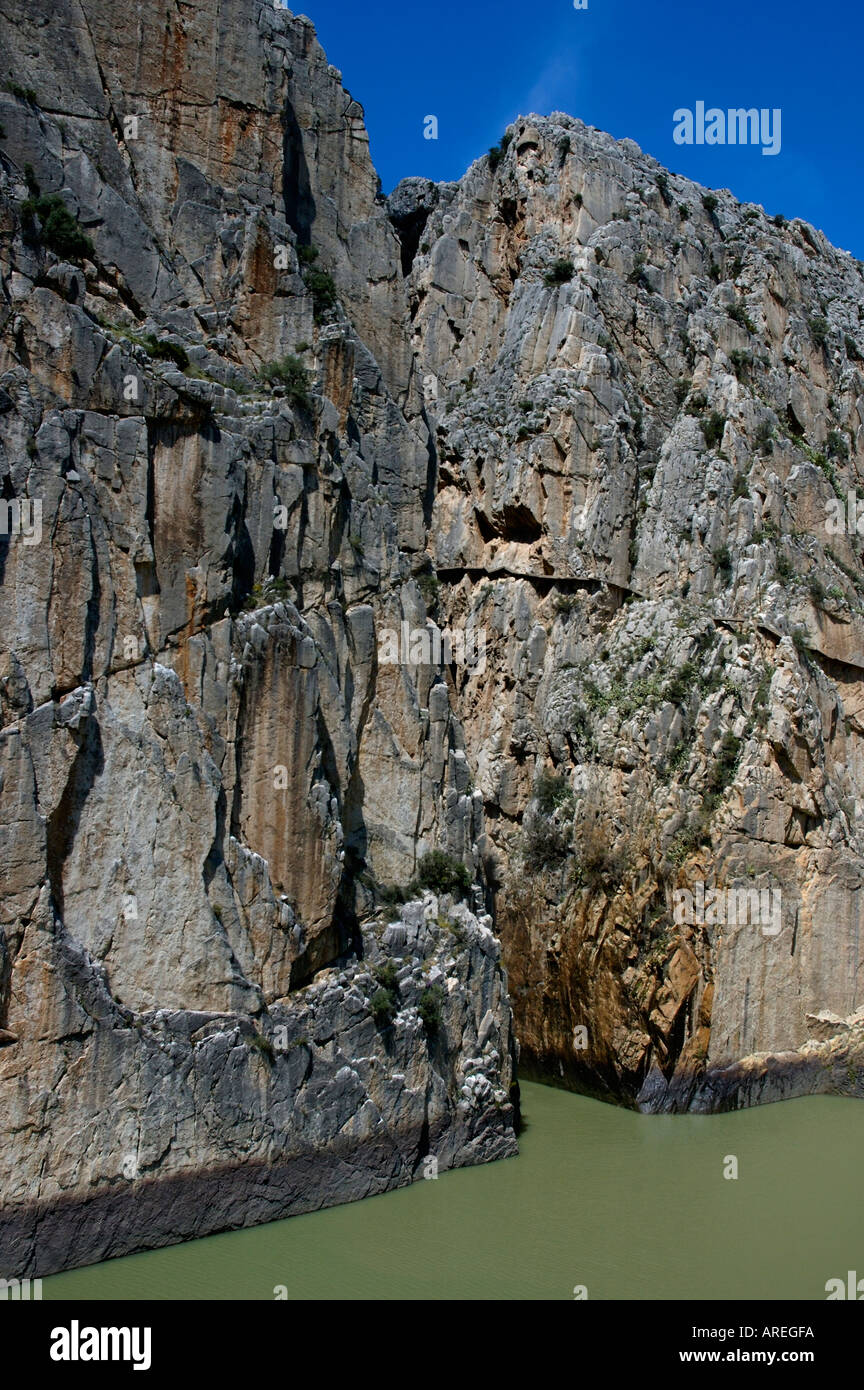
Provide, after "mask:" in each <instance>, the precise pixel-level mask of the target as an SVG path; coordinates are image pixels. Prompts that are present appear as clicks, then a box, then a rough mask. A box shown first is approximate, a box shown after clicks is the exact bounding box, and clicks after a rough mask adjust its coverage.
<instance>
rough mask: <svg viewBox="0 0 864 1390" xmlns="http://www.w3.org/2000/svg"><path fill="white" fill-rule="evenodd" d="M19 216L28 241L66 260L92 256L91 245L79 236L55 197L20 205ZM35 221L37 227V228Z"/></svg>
mask: <svg viewBox="0 0 864 1390" xmlns="http://www.w3.org/2000/svg"><path fill="white" fill-rule="evenodd" d="M21 215H22V217H23V218H24V222H25V225H26V226H27V230H28V232H29V235H30V237H31V239H32V240H36V241H39V242H41V244H42V245H43V246H47V247H48V248H49V250H51V251H54V252H56V254H57V255H58V256H63V257H64V259H66V260H78V261H80V260H83V259H84V257H85V256H92V255H93V243H92V241H91V240H90V238H89V237H88V236H86V235H85V233H84V232H82V230H81V228H80V226H79V224H78V219H77V218H75V217H73V216H72V214H71V212H70V211H69V209H68V208H67V206H66V204H65V203H64V202H63V199H62V198H61V197H60V194H59V193H43V194H40V195H39V196H38V197H35V198H28V199H27V200H26V201H25V202H24V203H22V204H21ZM37 219H38V224H37Z"/></svg>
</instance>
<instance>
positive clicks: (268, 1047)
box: [249, 1033, 276, 1062]
mask: <svg viewBox="0 0 864 1390" xmlns="http://www.w3.org/2000/svg"><path fill="white" fill-rule="evenodd" d="M249 1046H250V1047H251V1048H252V1049H253V1051H255V1052H260V1053H261V1055H262V1057H266V1058H267V1061H268V1062H275V1061H276V1053H275V1052H274V1050H273V1044H272V1042H271V1041H270V1039H269V1038H265V1036H264V1034H263V1033H256V1034H255V1035H254V1036H253V1037H251V1038H250V1039H249Z"/></svg>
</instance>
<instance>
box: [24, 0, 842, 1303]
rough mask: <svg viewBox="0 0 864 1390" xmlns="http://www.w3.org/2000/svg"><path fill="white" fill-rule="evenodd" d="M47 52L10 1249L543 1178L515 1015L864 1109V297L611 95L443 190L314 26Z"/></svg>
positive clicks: (38, 149) (32, 188) (554, 1059)
mask: <svg viewBox="0 0 864 1390" xmlns="http://www.w3.org/2000/svg"><path fill="white" fill-rule="evenodd" d="M0 33H2V37H3V41H4V43H3V46H4V53H5V62H6V67H7V70H8V75H7V79H6V88H5V90H4V91H3V92H2V93H0V123H2V125H0V130H2V137H0V232H2V240H0V275H2V287H3V297H2V304H0V479H2V488H3V500H4V502H5V506H6V512H7V513H8V517H9V525H10V527H11V526H13V525H14V520H15V517H16V515H18V516H19V517H20V518H21V519H22V531H23V534H17V535H14V534H13V535H8V536H0V621H2V644H0V645H2V653H0V716H2V718H0V725H2V732H0V837H2V842H0V853H2V863H3V866H4V875H3V877H4V888H3V894H2V901H0V914H2V915H0V1098H2V1102H3V1112H4V1114H5V1116H6V1125H5V1129H4V1142H3V1144H2V1146H0V1194H2V1206H0V1267H4V1268H5V1270H6V1273H7V1274H14V1275H19V1276H21V1275H27V1274H31V1273H38V1274H45V1273H48V1272H50V1271H51V1270H54V1269H58V1268H62V1267H66V1266H69V1265H74V1264H79V1263H84V1262H86V1261H89V1260H98V1259H103V1258H106V1257H108V1256H110V1255H115V1254H121V1253H124V1252H125V1251H128V1250H132V1249H138V1248H142V1247H146V1246H148V1245H158V1244H165V1243H169V1242H171V1241H175V1240H180V1239H184V1238H188V1237H190V1236H193V1235H196V1234H203V1233H205V1232H208V1231H212V1230H219V1229H225V1228H226V1227H231V1226H238V1225H244V1224H251V1223H253V1222H256V1221H262V1220H267V1219H273V1218H275V1217H277V1216H281V1215H287V1214H290V1213H292V1212H296V1211H303V1210H309V1209H313V1208H315V1207H317V1206H321V1205H325V1204H327V1203H331V1202H334V1201H345V1200H351V1199H353V1198H356V1197H360V1196H363V1195H366V1194H367V1193H370V1192H374V1191H382V1190H385V1189H386V1188H387V1187H390V1186H394V1185H397V1184H401V1183H405V1182H410V1181H414V1180H416V1179H417V1178H418V1177H422V1176H423V1173H424V1169H425V1168H426V1166H427V1165H428V1160H429V1159H430V1158H434V1159H436V1161H437V1162H438V1164H439V1166H441V1167H442V1168H443V1167H449V1166H455V1165H458V1164H465V1163H473V1162H482V1161H486V1160H489V1159H493V1158H498V1157H503V1156H506V1155H508V1154H512V1153H515V1151H516V1138H515V1129H516V1108H517V1107H516V1096H517V1092H516V1090H515V1070H514V1064H515V1051H516V1048H515V1043H514V1033H515V1036H516V1037H518V1039H519V1042H520V1046H521V1060H522V1065H523V1066H524V1068H525V1069H526V1070H528V1071H539V1072H541V1073H542V1074H543V1075H545V1076H547V1077H552V1078H553V1079H557V1080H559V1081H561V1082H563V1083H564V1084H567V1085H572V1086H577V1087H580V1088H583V1089H589V1090H592V1091H595V1092H596V1093H598V1094H601V1095H604V1096H606V1097H607V1098H610V1099H615V1100H618V1101H621V1102H623V1103H627V1104H631V1105H640V1106H642V1107H643V1108H645V1109H682V1108H698V1109H706V1110H708V1109H718V1108H725V1107H729V1106H737V1105H744V1104H751V1103H756V1102H758V1101H760V1100H770V1099H779V1098H782V1097H784V1096H789V1095H794V1094H802V1093H805V1092H812V1091H833V1092H841V1093H848V1094H861V1093H862V1090H864V1069H862V1068H864V1028H862V1022H861V1020H862V1018H864V1014H861V1012H860V1011H861V1008H862V1004H864V1000H862V999H861V998H860V994H859V985H858V978H859V974H860V972H861V967H862V963H864V955H862V952H864V947H862V944H861V941H860V933H859V928H858V904H859V901H860V893H859V888H860V883H861V870H862V865H864V859H862V849H864V846H862V843H861V839H860V833H859V829H858V820H859V811H860V807H861V801H862V791H864V765H862V744H861V736H862V733H864V726H862V715H861V711H860V709H859V704H860V703H861V702H862V695H861V690H862V687H861V684H860V680H861V670H862V667H864V605H862V592H864V567H862V564H861V553H860V545H859V542H858V537H857V534H849V533H848V531H845V532H843V533H839V534H836V535H834V534H831V535H829V534H828V532H827V530H826V524H825V518H826V515H827V513H828V511H829V510H830V504H832V503H833V502H835V501H836V500H837V499H838V498H843V499H845V498H846V496H847V494H850V493H854V489H855V484H856V481H857V479H858V474H859V469H860V466H861V462H862V459H864V376H862V371H861V360H862V356H864V323H862V311H864V281H862V272H861V267H860V266H859V265H858V263H856V262H855V261H854V260H852V258H851V257H849V256H848V255H846V254H845V253H841V252H838V251H836V250H835V249H834V248H832V247H831V246H830V245H829V244H828V243H827V242H826V240H825V238H824V237H823V236H822V235H821V234H820V233H818V232H815V231H814V230H813V229H812V228H810V227H809V226H807V225H806V224H804V223H801V222H791V223H783V224H782V225H778V224H777V223H775V222H772V221H769V219H767V218H766V217H765V215H764V213H763V212H762V210H761V209H758V208H755V207H748V206H742V205H740V204H738V203H736V202H735V200H734V199H733V198H732V197H731V195H729V194H727V193H720V194H717V195H710V196H709V195H705V194H704V193H703V191H702V190H701V189H699V188H697V187H696V186H695V185H693V184H691V183H688V182H687V181H686V180H683V179H679V178H677V177H675V176H673V175H667V174H665V173H664V172H663V171H662V170H661V169H660V166H659V165H657V164H656V162H655V161H654V160H652V159H650V158H649V157H647V156H645V155H643V154H642V153H641V152H640V151H639V150H638V148H637V147H636V146H635V145H633V144H632V143H631V142H629V141H623V142H616V141H614V140H612V139H611V138H610V137H608V136H606V135H603V134H602V133H601V132H598V131H596V130H593V129H591V128H588V127H586V126H584V125H583V124H582V123H581V122H579V121H578V120H575V119H573V118H571V117H568V116H564V115H559V114H555V115H553V116H551V117H548V118H539V117H534V116H532V117H527V118H525V119H522V120H520V121H518V122H516V123H515V124H514V126H512V127H511V128H510V130H509V131H508V133H507V138H505V140H504V141H502V145H501V146H500V147H499V148H498V149H497V150H496V152H495V153H494V154H493V155H491V156H485V157H484V158H482V159H480V160H478V162H477V163H475V164H474V165H473V166H472V168H471V169H470V170H469V171H468V173H467V174H466V175H465V177H464V178H463V179H462V180H461V181H460V182H459V183H454V184H446V185H433V184H430V183H428V182H426V181H425V180H420V179H409V180H407V181H405V182H404V183H403V184H401V185H400V186H399V187H398V188H397V189H396V190H395V191H394V193H393V194H392V195H391V196H390V198H389V199H385V198H384V197H383V195H382V194H381V192H380V188H379V183H378V180H377V177H376V175H375V172H374V169H373V166H372V163H371V160H370V156H369V148H368V140H367V136H366V132H365V128H364V125H363V117H362V110H361V108H360V107H359V106H358V105H357V103H356V102H355V101H353V100H352V98H351V97H350V96H349V95H348V93H346V91H345V90H344V88H343V86H342V83H341V77H340V74H339V73H338V72H337V70H336V69H335V68H332V67H330V66H328V64H327V61H326V58H325V56H324V54H323V53H322V51H321V49H320V47H319V45H318V43H317V40H316V39H315V35H314V30H313V27H312V25H311V23H310V22H309V21H308V20H306V19H304V18H302V17H299V18H298V17H294V16H292V15H291V14H290V13H289V12H288V11H286V10H281V9H274V8H272V7H271V6H270V5H268V4H264V3H259V2H258V0H223V3H221V4H220V5H219V6H213V5H208V4H204V3H203V0H202V2H200V3H199V0H195V3H191V4H190V3H182V4H181V3H179V0H143V3H142V4H141V5H139V6H136V7H135V9H134V12H133V11H132V10H131V9H130V10H129V11H128V12H127V11H124V10H123V9H119V10H118V9H115V10H113V11H111V12H108V11H105V9H104V7H100V6H98V5H96V4H95V3H93V0H60V3H59V4H56V5H50V6H49V5H48V4H47V3H44V2H43V0H38V3H36V4H35V5H32V4H28V5H24V4H23V3H21V2H20V0H10V4H9V5H7V7H6V9H5V11H4V15H3V17H2V19H0ZM28 499H29V501H30V503H32V505H33V506H34V507H36V505H37V503H38V512H35V513H34V512H29V511H28V508H27V500H28ZM28 518H29V521H30V522H31V523H32V524H31V527H30V531H29V533H28V532H27V528H26V526H25V525H24V524H23V523H24V521H26V520H27V519H28ZM37 518H38V526H37ZM442 629H447V630H448V631H449V632H450V633H452V634H453V637H454V645H455V646H456V648H457V654H456V656H455V657H454V656H453V654H452V653H449V654H448V653H447V652H446V651H445V652H444V653H443V654H442V653H439V652H438V651H437V650H436V646H435V644H434V643H433V642H431V641H429V642H427V643H426V645H425V650H424V649H423V644H422V643H420V644H419V645H418V647H417V648H416V651H414V652H413V654H412V655H411V657H410V659H408V660H406V659H404V658H405V652H404V645H405V644H404V641H403V637H404V635H405V634H408V637H409V642H411V643H412V644H413V642H414V639H415V638H416V637H417V635H418V634H419V635H420V636H421V637H422V636H423V635H424V634H434V633H435V632H437V631H440V630H442ZM466 633H468V634H471V635H472V636H473V637H474V638H475V639H476V638H478V637H479V638H480V639H481V640H482V648H481V650H482V659H480V658H479V657H478V649H477V644H476V641H475V644H474V646H473V647H470V646H469V647H468V650H467V653H466V652H461V653H460V652H459V650H458V647H459V644H458V641H456V640H455V639H458V638H459V637H460V636H462V637H464V636H465V634H466ZM394 634H395V635H396V638H397V646H398V647H399V659H396V660H391V659H390V658H389V656H386V655H384V653H385V652H387V651H388V650H389V648H388V647H387V646H386V645H382V644H385V643H386V642H389V640H390V639H391V638H392V637H393V635H394ZM433 851H437V852H439V854H440V855H443V856H446V857H445V858H439V859H438V860H437V861H430V860H429V859H428V857H427V856H429V854H430V853H431V852H433ZM430 863H434V864H437V871H436V872H432V871H430V870H429V869H428V866H429V865H430ZM458 865H462V866H464V869H463V871H462V873H461V875H460V874H459V873H457V872H456V871H455V870H456V866H458ZM424 866H425V870H426V871H425V872H424ZM463 880H464V881H463ZM468 885H470V886H468ZM700 885H701V887H700ZM718 888H719V889H722V890H723V892H724V894H725V893H726V892H727V890H733V891H737V890H747V891H748V892H749V890H756V891H757V892H759V891H763V892H764V893H766V894H768V895H769V899H768V900H769V901H770V903H771V905H772V915H771V918H770V921H768V922H764V923H762V924H761V925H760V924H757V923H754V922H752V921H743V922H742V921H737V920H736V921H730V914H729V913H728V912H727V913H726V915H725V917H724V916H722V915H721V918H720V919H719V920H717V918H716V915H715V917H712V914H711V913H710V912H706V911H702V910H701V909H699V908H697V910H696V911H695V912H690V913H689V918H690V920H683V921H680V920H676V919H677V918H679V917H680V915H681V914H680V913H679V912H677V911H676V910H675V908H676V904H677V903H679V902H680V900H681V894H682V892H684V891H685V890H686V892H690V893H691V894H692V895H693V899H694V901H696V902H697V903H701V901H702V898H701V896H700V894H702V893H703V892H705V891H707V893H708V894H711V893H712V892H713V890H715V889H718ZM676 894H678V897H677V898H676ZM460 899H461V901H460ZM400 900H401V901H400ZM748 901H749V899H748ZM775 907H776V912H774V910H773V909H774V908H775ZM493 933H494V934H493ZM499 937H500V943H501V944H500V945H499V940H498V938H499ZM502 947H503V966H506V974H505V971H504V969H503V968H502ZM508 980H509V994H508ZM511 999H512V1017H511Z"/></svg>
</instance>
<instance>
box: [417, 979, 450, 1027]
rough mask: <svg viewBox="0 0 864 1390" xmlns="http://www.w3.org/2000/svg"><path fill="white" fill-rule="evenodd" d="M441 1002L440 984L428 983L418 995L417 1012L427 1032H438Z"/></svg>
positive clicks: (441, 991)
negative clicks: (426, 987)
mask: <svg viewBox="0 0 864 1390" xmlns="http://www.w3.org/2000/svg"><path fill="white" fill-rule="evenodd" d="M443 1003H444V991H443V989H442V988H441V986H440V985H430V986H429V987H428V989H424V990H423V993H422V994H421V995H420V1004H419V1008H418V1012H419V1014H420V1017H421V1019H422V1020H423V1027H424V1028H425V1029H426V1032H427V1033H437V1032H438V1029H439V1027H440V1025H441V1005H442V1004H443Z"/></svg>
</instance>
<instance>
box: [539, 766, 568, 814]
mask: <svg viewBox="0 0 864 1390" xmlns="http://www.w3.org/2000/svg"><path fill="white" fill-rule="evenodd" d="M534 797H535V800H536V802H537V809H538V811H539V812H540V814H541V815H543V816H551V815H552V813H553V812H554V811H556V810H558V808H559V807H560V806H569V805H572V802H573V791H572V788H571V787H570V784H569V783H568V781H567V779H566V777H562V776H561V774H560V773H558V772H549V770H548V769H547V768H544V769H543V771H542V772H541V773H540V776H539V777H538V779H537V782H536V783H535V786H534Z"/></svg>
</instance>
